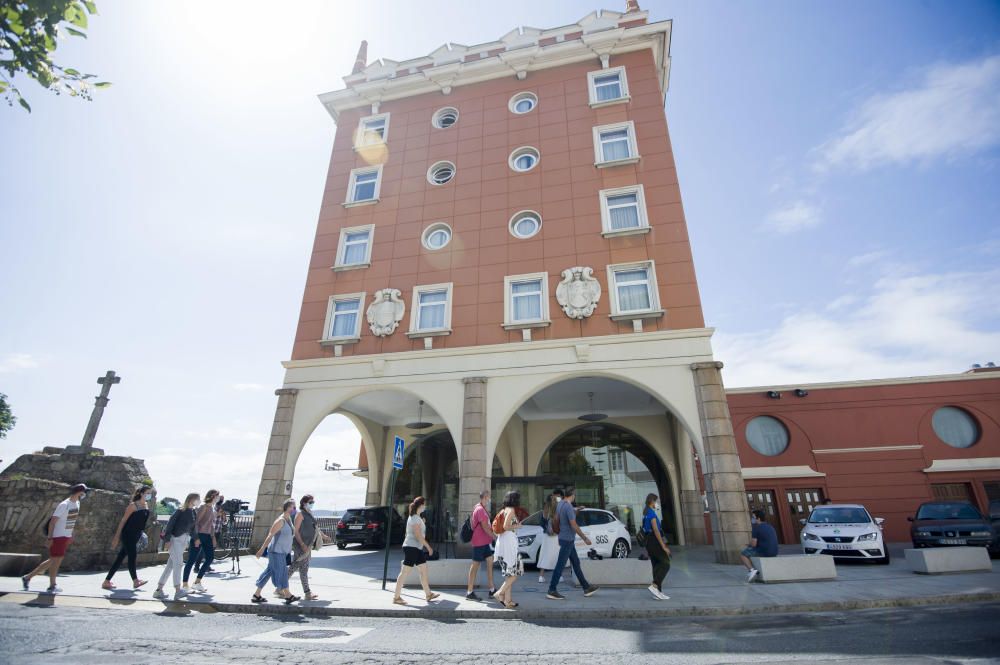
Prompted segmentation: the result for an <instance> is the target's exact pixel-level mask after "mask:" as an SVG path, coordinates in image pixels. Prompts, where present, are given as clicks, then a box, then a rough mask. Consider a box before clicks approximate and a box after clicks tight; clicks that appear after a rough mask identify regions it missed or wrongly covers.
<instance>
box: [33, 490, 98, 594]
mask: <svg viewBox="0 0 1000 665" xmlns="http://www.w3.org/2000/svg"><path fill="white" fill-rule="evenodd" d="M88 491H90V488H89V487H87V486H86V485H84V484H83V483H77V484H76V485H73V486H72V487H71V488H69V497H67V498H66V499H64V500H63V501H61V502H60V503H59V505H58V506H56V509H55V510H54V511H53V512H52V517H50V518H49V521H48V522H47V523H46V525H45V535H46V536H47V537H48V546H49V558H48V559H46V560H45V561H43V562H41V563H40V564H38V567H37V568H35V569H34V570H33V571H31V572H30V573H28V574H27V575H25V576H23V577H22V578H21V585H22V586H23V587H24V590H25V591H27V590H28V583H29V582H31V578H32V577H34V576H35V575H41V574H42V573H44V572H45V571H48V573H49V588H48V589H47V591H46V592H47V593H59V592H60V591H62V589H60V588H59V587H57V586H56V575H58V574H59V566H61V565H62V562H63V558H64V557H65V556H66V548H67V547H69V544H70V543H71V542H73V527H74V526H76V518H77V517H78V516H79V515H80V501H81V500H83V497H85V496H87V492H88Z"/></svg>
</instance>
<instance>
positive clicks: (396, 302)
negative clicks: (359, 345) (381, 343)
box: [368, 289, 406, 337]
mask: <svg viewBox="0 0 1000 665" xmlns="http://www.w3.org/2000/svg"><path fill="white" fill-rule="evenodd" d="M399 296H400V293H399V289H379V290H378V291H376V292H375V299H374V300H373V301H372V304H371V305H369V306H368V327H369V328H371V331H372V334H373V335H375V336H376V337H386V336H387V335H391V334H392V333H393V332H394V331H395V330H396V327H397V326H399V322H400V321H402V320H403V312H405V311H406V305H405V304H404V303H403V300H402V298H400V297H399Z"/></svg>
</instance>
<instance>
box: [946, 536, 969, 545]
mask: <svg viewBox="0 0 1000 665" xmlns="http://www.w3.org/2000/svg"><path fill="white" fill-rule="evenodd" d="M941 544H942V545H964V544H965V538H942V539H941Z"/></svg>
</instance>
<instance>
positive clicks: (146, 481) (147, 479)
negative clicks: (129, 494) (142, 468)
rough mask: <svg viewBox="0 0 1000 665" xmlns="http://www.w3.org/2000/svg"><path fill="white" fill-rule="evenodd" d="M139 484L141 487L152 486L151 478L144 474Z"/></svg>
mask: <svg viewBox="0 0 1000 665" xmlns="http://www.w3.org/2000/svg"><path fill="white" fill-rule="evenodd" d="M139 484H140V485H142V486H143V487H154V485H153V479H152V478H150V477H149V476H146V477H145V478H143V479H142V480H140V481H139Z"/></svg>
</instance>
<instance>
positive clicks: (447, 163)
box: [427, 159, 458, 187]
mask: <svg viewBox="0 0 1000 665" xmlns="http://www.w3.org/2000/svg"><path fill="white" fill-rule="evenodd" d="M445 166H447V167H450V168H451V177H450V178H448V179H447V180H445V181H444V182H437V181H436V180H434V172H435V171H437V170H438V169H439V168H442V167H445ZM456 175H458V168H457V167H456V166H455V162H450V161H448V160H447V159H442V160H441V161H439V162H434V163H433V164H431V165H430V167H428V169H427V182H429V183H430V184H432V185H434V186H435V187H443V186H444V185H447V184H448V183H449V182H451V181H452V180H454V179H455V176H456Z"/></svg>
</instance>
